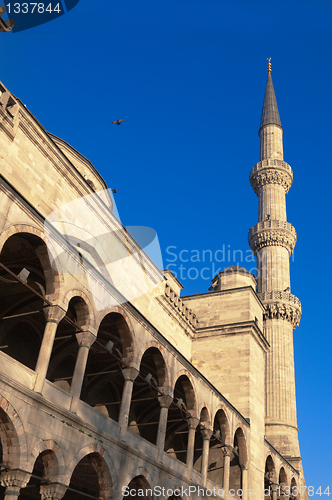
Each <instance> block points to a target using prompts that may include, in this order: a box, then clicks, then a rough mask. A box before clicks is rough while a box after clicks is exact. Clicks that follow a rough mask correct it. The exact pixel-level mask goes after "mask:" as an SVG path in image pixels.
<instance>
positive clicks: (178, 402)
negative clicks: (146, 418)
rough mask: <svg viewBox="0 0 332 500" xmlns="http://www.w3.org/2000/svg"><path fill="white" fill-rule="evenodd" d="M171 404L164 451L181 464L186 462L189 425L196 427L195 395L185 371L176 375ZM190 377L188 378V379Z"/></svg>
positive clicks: (188, 375)
mask: <svg viewBox="0 0 332 500" xmlns="http://www.w3.org/2000/svg"><path fill="white" fill-rule="evenodd" d="M177 375H178V377H177V380H176V382H175V383H174V389H173V402H172V403H171V404H170V406H169V408H168V415H167V428H166V436H165V447H164V451H165V452H166V453H168V454H169V455H171V456H173V457H174V458H177V459H178V460H180V461H181V462H183V463H186V460H187V448H188V432H189V424H190V425H194V426H196V425H197V419H196V418H192V417H196V409H197V404H196V393H195V389H194V387H193V384H192V381H191V380H190V378H191V375H190V374H188V372H187V371H186V370H181V371H180V373H178V374H177ZM189 377H190V378H189Z"/></svg>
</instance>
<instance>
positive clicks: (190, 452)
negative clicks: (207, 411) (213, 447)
mask: <svg viewBox="0 0 332 500" xmlns="http://www.w3.org/2000/svg"><path fill="white" fill-rule="evenodd" d="M198 422H199V420H198V418H195V417H191V418H190V419H189V420H188V425H189V430H188V445H187V466H188V469H189V471H190V470H191V469H192V467H193V461H194V451H195V433H196V427H197V425H198Z"/></svg>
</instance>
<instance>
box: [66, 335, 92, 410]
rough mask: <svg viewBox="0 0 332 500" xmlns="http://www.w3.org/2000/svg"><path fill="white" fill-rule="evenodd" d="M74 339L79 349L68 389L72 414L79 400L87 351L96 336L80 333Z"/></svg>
mask: <svg viewBox="0 0 332 500" xmlns="http://www.w3.org/2000/svg"><path fill="white" fill-rule="evenodd" d="M76 338H77V342H78V345H79V349H78V354H77V358H76V363H75V369H74V374H73V379H72V381H71V388H70V394H71V395H72V400H71V405H70V411H72V412H74V413H75V412H76V410H77V404H78V400H79V399H80V395H81V390H82V384H83V379H84V373H85V368H86V363H87V360H88V355H89V350H90V347H91V346H92V344H93V343H94V341H95V340H96V336H95V335H94V334H93V333H91V332H80V333H77V334H76Z"/></svg>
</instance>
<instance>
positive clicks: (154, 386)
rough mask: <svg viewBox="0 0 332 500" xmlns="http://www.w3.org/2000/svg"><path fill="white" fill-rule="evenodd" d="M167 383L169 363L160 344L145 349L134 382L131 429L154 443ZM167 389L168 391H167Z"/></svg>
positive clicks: (130, 417) (130, 415)
mask: <svg viewBox="0 0 332 500" xmlns="http://www.w3.org/2000/svg"><path fill="white" fill-rule="evenodd" d="M166 384H167V365H166V362H165V360H164V358H163V356H162V354H161V352H160V350H159V349H158V348H157V347H156V346H151V347H148V348H147V349H145V351H144V353H143V355H142V357H141V358H140V365H139V374H138V376H137V377H136V379H135V381H134V385H133V391H132V397H131V405H130V411H129V422H128V428H129V429H130V430H131V431H133V432H135V433H136V434H139V435H140V436H142V437H143V438H144V439H146V440H147V441H150V442H151V443H153V444H156V442H157V433H158V422H159V418H160V402H161V401H160V399H159V397H160V392H159V391H161V392H163V391H164V390H165V386H166ZM165 392H166V391H165Z"/></svg>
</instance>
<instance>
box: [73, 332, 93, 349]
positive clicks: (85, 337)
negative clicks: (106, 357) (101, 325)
mask: <svg viewBox="0 0 332 500" xmlns="http://www.w3.org/2000/svg"><path fill="white" fill-rule="evenodd" d="M75 336H76V339H77V343H78V345H79V346H80V347H87V348H88V349H90V347H91V346H92V344H93V343H94V341H95V340H96V338H97V337H96V335H94V333H92V332H90V331H86V332H79V333H76V334H75Z"/></svg>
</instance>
